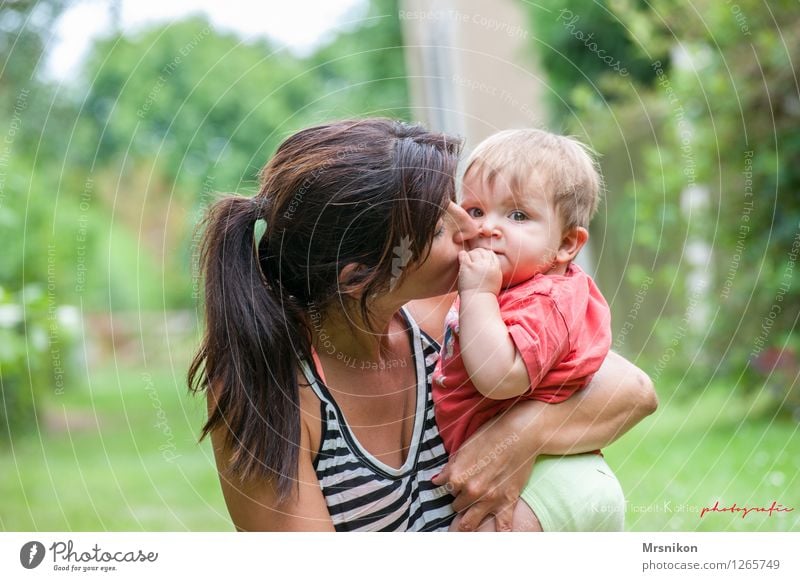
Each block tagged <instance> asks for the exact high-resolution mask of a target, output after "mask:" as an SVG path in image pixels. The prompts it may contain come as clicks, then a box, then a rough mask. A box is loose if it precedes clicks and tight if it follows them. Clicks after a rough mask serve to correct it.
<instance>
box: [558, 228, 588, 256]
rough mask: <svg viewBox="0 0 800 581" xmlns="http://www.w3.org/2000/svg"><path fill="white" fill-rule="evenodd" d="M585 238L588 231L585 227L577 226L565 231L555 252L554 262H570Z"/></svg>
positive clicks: (576, 254)
mask: <svg viewBox="0 0 800 581" xmlns="http://www.w3.org/2000/svg"><path fill="white" fill-rule="evenodd" d="M587 240H589V232H588V231H587V230H586V228H582V227H580V226H578V227H576V228H572V229H571V230H569V231H567V233H566V234H564V237H563V238H562V239H561V246H560V247H559V248H558V252H557V253H556V262H558V263H559V264H569V263H570V262H572V261H573V260H574V259H575V257H576V256H578V252H580V251H581V248H583V245H584V244H586V241H587Z"/></svg>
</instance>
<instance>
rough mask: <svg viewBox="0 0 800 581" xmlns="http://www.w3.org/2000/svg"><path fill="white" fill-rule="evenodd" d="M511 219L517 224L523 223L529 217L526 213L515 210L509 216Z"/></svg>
mask: <svg viewBox="0 0 800 581" xmlns="http://www.w3.org/2000/svg"><path fill="white" fill-rule="evenodd" d="M509 218H511V219H512V220H514V221H515V222H522V221H523V220H527V219H528V217H527V216H526V215H525V213H524V212H520V211H519V210H515V211H514V212H511V214H509Z"/></svg>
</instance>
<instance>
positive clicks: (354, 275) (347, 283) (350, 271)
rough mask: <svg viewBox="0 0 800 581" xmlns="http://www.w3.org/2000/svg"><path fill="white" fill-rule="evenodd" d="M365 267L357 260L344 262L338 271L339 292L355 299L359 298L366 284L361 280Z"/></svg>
mask: <svg viewBox="0 0 800 581" xmlns="http://www.w3.org/2000/svg"><path fill="white" fill-rule="evenodd" d="M366 269H367V267H365V266H364V265H363V264H359V263H358V262H351V263H350V264H346V265H345V266H344V268H342V270H340V271H339V294H343V295H350V296H351V297H353V298H356V299H358V298H361V294H362V293H363V292H364V287H365V286H366V281H364V280H363V278H364V276H363V274H364V271H366Z"/></svg>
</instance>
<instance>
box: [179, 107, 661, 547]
mask: <svg viewBox="0 0 800 581" xmlns="http://www.w3.org/2000/svg"><path fill="white" fill-rule="evenodd" d="M459 147H460V144H459V142H458V141H457V140H455V139H452V138H450V137H447V136H445V135H441V134H437V133H431V132H428V131H426V130H424V129H423V128H422V127H420V126H415V125H407V124H404V123H400V122H395V121H391V120H387V119H364V120H352V121H342V122H338V123H331V124H328V125H322V126H318V127H312V128H310V129H306V130H303V131H300V132H298V133H296V134H295V135H293V136H291V137H289V138H288V139H287V140H286V141H284V142H283V143H282V144H281V146H280V147H279V148H278V151H277V152H276V153H275V156H274V157H273V158H272V160H271V161H270V162H269V163H268V164H267V166H266V167H265V168H264V170H263V171H262V175H261V178H262V179H261V182H262V185H261V189H260V191H259V193H258V195H257V196H256V197H255V198H253V199H248V198H242V197H237V196H229V197H226V198H223V199H221V200H219V201H218V202H216V203H215V204H214V205H213V206H212V208H211V209H210V212H209V215H208V217H207V223H206V233H205V237H204V240H203V247H202V268H203V271H204V275H205V289H206V295H205V296H206V333H205V336H204V339H203V342H202V345H201V348H200V350H199V352H198V353H197V355H196V357H195V359H194V361H193V362H192V365H191V368H190V370H189V385H190V387H191V388H193V389H195V390H200V389H206V390H207V395H208V411H209V419H208V422H207V423H206V425H205V426H204V428H203V437H205V436H206V435H211V438H212V441H213V444H214V452H215V456H216V460H217V466H218V469H219V474H220V480H221V483H222V489H223V493H224V496H225V501H226V503H227V506H228V509H229V511H230V514H231V517H232V519H233V522H234V524H235V525H236V528H237V529H238V530H279V531H301V530H303V531H312V530H322V531H326V530H327V531H332V530H446V529H447V527H448V525H449V523H450V522H451V521H452V519H453V516H454V511H456V512H461V511H464V512H463V514H462V519H461V522H460V528H461V529H462V530H473V529H475V528H476V527H477V526H478V525H480V524H481V522H482V521H483V520H484V518H485V517H487V516H489V515H494V516H495V517H496V523H497V528H498V530H507V529H508V528H509V527H510V522H511V515H512V512H513V509H514V505H515V503H516V500H517V498H518V496H519V491H520V489H521V488H522V485H523V484H524V482H525V480H526V478H527V475H528V474H529V472H530V468H531V466H532V463H533V460H534V459H535V457H536V456H537V455H539V454H544V453H547V454H568V453H576V452H586V451H589V450H593V449H596V448H599V447H602V446H604V445H606V444H608V443H610V442H611V441H613V440H614V439H615V438H616V437H617V436H619V435H620V434H621V433H623V432H624V431H626V430H627V429H629V428H630V427H631V426H632V425H633V424H635V423H636V422H638V421H639V420H640V419H641V418H642V417H644V416H645V415H646V414H648V413H650V412H651V411H652V410H653V409H654V408H655V397H654V395H653V392H652V387H651V386H650V384H649V380H648V379H647V378H646V376H644V374H643V373H641V372H640V371H638V370H637V369H636V368H635V367H633V366H632V365H631V364H629V363H627V362H625V361H624V360H622V359H621V358H619V357H618V356H614V355H612V356H609V359H608V360H607V361H606V363H605V364H604V366H603V368H602V369H601V371H600V372H599V373H598V374H597V376H596V379H595V380H594V381H593V383H592V384H590V386H589V387H588V388H587V389H586V390H584V392H585V393H584V394H582V395H580V396H579V397H575V398H573V399H571V400H569V401H568V402H565V403H563V404H559V405H557V406H555V405H552V406H547V405H544V404H540V403H538V402H525V403H524V404H521V405H518V406H515V408H514V409H513V410H512V411H511V412H509V413H507V414H505V415H504V416H502V417H501V418H498V420H497V421H496V422H494V423H493V424H492V425H488V426H485V429H484V430H482V431H481V432H479V433H478V434H476V435H475V437H474V438H473V439H472V440H471V441H470V442H468V443H467V444H466V445H465V446H464V447H463V448H462V449H461V450H459V453H458V456H457V457H456V458H453V459H451V460H450V462H449V463H447V464H446V466H445V463H446V461H447V456H446V452H445V450H444V447H443V446H442V443H441V440H440V438H439V435H438V431H437V428H436V425H435V421H434V419H433V409H432V403H431V395H430V377H431V373H432V371H433V367H434V366H435V364H436V360H437V355H438V343H437V341H436V340H435V339H437V338H439V337H440V334H441V328H442V321H443V318H444V313H445V312H446V311H447V309H448V307H449V304H450V302H451V299H452V296H451V297H449V298H447V297H446V296H445V295H447V294H448V293H451V292H452V291H453V289H454V288H455V281H456V277H457V272H458V261H457V254H458V251H459V250H461V248H462V244H463V242H464V241H465V240H467V239H469V238H470V237H471V236H474V235H475V233H476V232H475V227H474V225H473V224H472V222H471V220H470V218H469V217H468V216H467V215H466V213H465V212H464V211H463V210H461V209H460V208H459V207H458V206H456V205H455V204H454V203H453V200H454V199H455V186H454V175H455V170H456V165H457V159H458V153H459ZM259 219H263V220H265V222H266V230H265V232H264V234H263V235H262V236H261V238H260V240H258V241H257V242H256V240H255V237H254V236H255V223H256V222H257V220H259ZM406 305H408V306H407V307H406ZM440 472H441V474H439V473H440ZM437 474H438V476H437ZM578 484H579V483H577V482H576V486H578ZM450 494H452V495H453V496H454V497H455V500H453V498H452V497H451V495H450ZM586 510H588V507H587V508H586Z"/></svg>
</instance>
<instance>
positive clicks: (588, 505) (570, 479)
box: [520, 454, 625, 532]
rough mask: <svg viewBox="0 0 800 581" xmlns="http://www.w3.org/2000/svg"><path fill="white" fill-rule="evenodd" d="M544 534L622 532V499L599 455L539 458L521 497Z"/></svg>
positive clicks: (616, 482) (623, 515) (616, 481)
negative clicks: (533, 514)
mask: <svg viewBox="0 0 800 581" xmlns="http://www.w3.org/2000/svg"><path fill="white" fill-rule="evenodd" d="M520 497H521V498H522V500H524V501H525V502H526V503H527V504H528V506H530V507H531V509H532V510H533V512H534V513H535V514H536V517H537V518H538V519H539V522H540V523H541V525H542V529H543V530H544V531H545V532H558V531H561V532H564V531H571V532H574V531H621V530H623V528H624V525H625V496H624V495H623V493H622V488H621V487H620V485H619V481H618V480H617V477H616V476H614V473H613V472H612V471H611V468H609V467H608V464H606V461H605V460H604V459H603V457H602V456H600V455H599V454H576V455H573V456H539V458H537V460H536V462H535V463H534V465H533V470H532V471H531V475H530V478H528V483H527V484H526V485H525V488H523V489H522V493H521V494H520Z"/></svg>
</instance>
